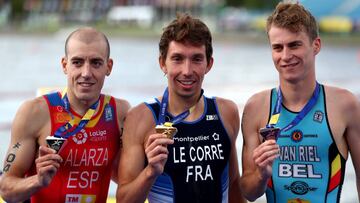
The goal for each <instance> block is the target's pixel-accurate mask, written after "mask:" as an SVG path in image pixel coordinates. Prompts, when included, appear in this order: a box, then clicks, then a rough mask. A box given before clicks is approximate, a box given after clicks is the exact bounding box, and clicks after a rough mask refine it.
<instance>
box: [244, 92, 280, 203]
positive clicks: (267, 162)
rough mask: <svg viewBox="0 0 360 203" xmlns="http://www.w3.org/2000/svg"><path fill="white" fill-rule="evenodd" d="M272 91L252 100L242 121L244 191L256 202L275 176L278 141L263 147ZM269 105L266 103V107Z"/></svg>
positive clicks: (245, 194)
mask: <svg viewBox="0 0 360 203" xmlns="http://www.w3.org/2000/svg"><path fill="white" fill-rule="evenodd" d="M269 100H270V94H269V91H266V92H261V93H259V94H256V95H254V96H253V97H251V98H250V99H249V101H248V102H247V104H246V105H245V108H244V112H243V117H242V124H241V127H242V134H243V149H242V168H243V174H242V177H241V181H240V182H241V189H242V191H243V194H244V196H245V197H246V198H247V199H248V200H250V201H254V200H256V199H257V198H259V197H260V196H261V195H263V194H264V192H265V189H266V183H267V182H268V180H269V178H270V176H271V168H272V163H273V161H274V159H275V158H276V157H277V155H276V153H277V152H278V146H277V145H276V144H275V141H266V142H263V143H261V141H260V138H259V133H258V132H259V129H260V127H264V126H265V125H266V123H267V118H268V113H269V108H270V107H269V102H266V101H269ZM264 101H265V103H264Z"/></svg>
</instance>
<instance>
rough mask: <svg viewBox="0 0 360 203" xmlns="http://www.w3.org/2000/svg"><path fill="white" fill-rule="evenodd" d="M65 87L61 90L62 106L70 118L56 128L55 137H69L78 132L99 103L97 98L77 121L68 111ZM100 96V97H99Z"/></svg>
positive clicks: (68, 103) (68, 104) (68, 105)
mask: <svg viewBox="0 0 360 203" xmlns="http://www.w3.org/2000/svg"><path fill="white" fill-rule="evenodd" d="M66 91H67V90H66V88H65V89H64V91H63V92H62V98H61V100H62V106H63V107H64V109H65V110H66V112H67V113H69V114H70V115H71V120H70V121H69V122H67V123H65V124H64V125H63V126H61V127H60V128H58V129H57V130H56V131H55V133H54V136H55V137H62V138H66V139H67V138H69V137H70V136H73V135H75V134H76V133H77V132H79V131H80V130H81V129H83V128H84V127H85V126H86V124H87V123H88V122H89V120H90V119H91V118H92V116H93V115H94V114H95V111H96V108H97V106H98V105H99V101H100V99H98V100H97V101H96V102H95V103H94V104H93V105H91V106H90V108H89V109H88V110H87V111H86V113H85V115H84V116H83V117H82V118H81V120H80V122H79V123H77V122H76V120H75V117H74V115H73V114H72V113H71V111H70V102H69V99H68V97H67V93H66ZM99 98H100V97H99Z"/></svg>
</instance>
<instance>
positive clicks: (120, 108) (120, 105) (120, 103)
mask: <svg viewBox="0 0 360 203" xmlns="http://www.w3.org/2000/svg"><path fill="white" fill-rule="evenodd" d="M115 102H116V114H117V122H118V126H119V132H120V148H119V152H118V153H117V155H116V157H115V159H114V162H113V165H112V172H111V179H112V180H113V181H114V182H116V183H117V182H118V166H119V159H120V152H121V147H122V143H121V142H122V133H123V128H124V122H125V117H126V114H127V112H128V111H129V109H130V104H129V102H128V101H126V100H123V99H115Z"/></svg>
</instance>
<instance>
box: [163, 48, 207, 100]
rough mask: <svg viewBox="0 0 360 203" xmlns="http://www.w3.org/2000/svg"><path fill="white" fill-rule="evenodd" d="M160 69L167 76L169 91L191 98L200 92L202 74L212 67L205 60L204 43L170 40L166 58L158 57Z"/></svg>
mask: <svg viewBox="0 0 360 203" xmlns="http://www.w3.org/2000/svg"><path fill="white" fill-rule="evenodd" d="M159 62H160V66H161V69H162V70H163V72H164V73H165V74H167V77H168V87H169V92H170V93H174V94H175V95H176V96H179V97H185V98H191V97H196V96H198V95H199V94H200V91H201V86H202V82H203V80H204V76H205V74H206V73H207V72H209V70H210V69H211V67H212V64H213V59H212V58H211V59H210V60H209V63H208V62H207V58H206V51H205V45H201V46H194V45H192V44H190V43H181V42H176V41H171V42H170V44H169V48H168V52H167V55H166V58H165V59H163V58H162V57H160V59H159Z"/></svg>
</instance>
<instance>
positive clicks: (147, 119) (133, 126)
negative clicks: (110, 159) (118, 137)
mask: <svg viewBox="0 0 360 203" xmlns="http://www.w3.org/2000/svg"><path fill="white" fill-rule="evenodd" d="M155 124H156V123H155V120H154V116H153V112H152V111H151V110H150V109H149V107H147V105H146V104H145V103H141V104H138V105H137V106H134V107H133V108H131V109H130V110H129V111H128V113H127V115H126V119H125V123H124V125H125V128H124V135H123V136H124V139H127V138H130V137H131V138H130V139H133V138H135V139H137V140H138V141H139V142H143V141H144V139H145V136H146V135H148V134H149V133H151V132H154V131H155Z"/></svg>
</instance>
